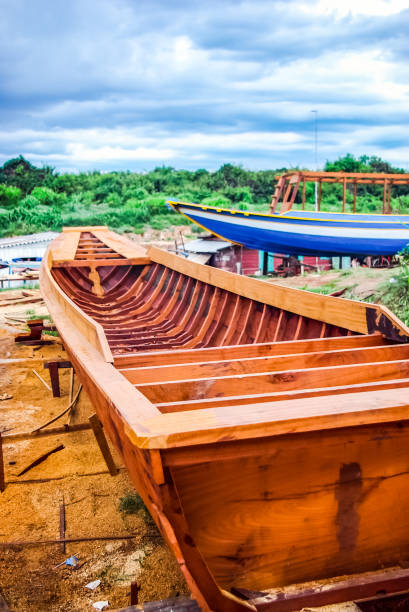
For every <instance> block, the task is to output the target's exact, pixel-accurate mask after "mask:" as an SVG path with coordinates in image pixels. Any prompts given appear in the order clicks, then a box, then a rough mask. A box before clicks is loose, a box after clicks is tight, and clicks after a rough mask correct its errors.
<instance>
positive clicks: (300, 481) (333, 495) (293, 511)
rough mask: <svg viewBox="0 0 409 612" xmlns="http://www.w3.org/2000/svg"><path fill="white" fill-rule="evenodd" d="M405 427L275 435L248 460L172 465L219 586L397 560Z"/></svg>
mask: <svg viewBox="0 0 409 612" xmlns="http://www.w3.org/2000/svg"><path fill="white" fill-rule="evenodd" d="M408 427H409V426H408V423H407V422H406V423H404V424H401V425H399V426H398V425H397V424H394V425H390V424H385V425H373V426H365V427H362V428H354V429H345V430H338V431H336V432H317V434H315V435H314V436H311V435H308V436H305V437H304V436H291V437H290V438H288V437H287V438H285V439H284V440H281V439H280V438H277V439H275V440H274V444H271V446H270V452H265V450H266V449H265V447H264V449H263V451H264V454H262V455H260V456H258V457H244V458H243V457H240V456H238V457H237V458H236V459H230V460H225V461H223V463H219V462H214V463H205V464H198V465H195V466H192V465H189V466H186V467H180V468H176V467H175V468H172V475H173V478H174V480H175V483H176V486H177V489H178V493H179V496H180V498H181V501H182V505H183V508H184V510H185V513H186V516H187V519H188V522H189V527H190V530H191V533H192V535H193V537H194V539H195V541H196V543H197V545H198V546H199V548H200V550H201V551H202V553H203V554H204V556H205V558H206V560H207V562H208V564H209V566H210V568H211V569H212V570H213V572H214V574H215V576H216V578H217V580H218V582H219V584H220V585H222V586H223V587H225V588H229V587H231V586H237V587H244V588H250V589H264V588H272V587H274V586H279V585H287V584H292V583H294V582H301V581H306V580H310V579H319V578H326V577H330V576H336V575H342V574H344V573H345V574H347V573H352V572H362V571H367V570H370V569H379V568H382V567H383V566H385V565H394V564H400V563H407V562H408V561H409V552H408V551H409V525H408V522H407V516H406V515H407V511H406V508H407V505H408V502H409V487H408V484H409V456H408V454H407V452H406V448H407V446H408V442H409V430H408ZM301 466H302V469H300V467H301ZM388 526H390V527H388Z"/></svg>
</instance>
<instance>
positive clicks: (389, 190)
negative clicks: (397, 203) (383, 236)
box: [386, 181, 392, 215]
mask: <svg viewBox="0 0 409 612" xmlns="http://www.w3.org/2000/svg"><path fill="white" fill-rule="evenodd" d="M391 194H392V181H390V182H389V189H388V207H387V211H386V212H387V213H388V215H390V214H391Z"/></svg>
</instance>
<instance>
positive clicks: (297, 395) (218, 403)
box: [156, 378, 409, 414]
mask: <svg viewBox="0 0 409 612" xmlns="http://www.w3.org/2000/svg"><path fill="white" fill-rule="evenodd" d="M408 386H409V378H399V379H396V378H394V379H392V380H380V381H375V382H364V383H357V384H352V385H337V386H334V387H333V386H327V387H319V388H311V389H296V390H294V391H277V392H272V393H255V394H252V395H231V396H229V397H211V398H205V399H200V400H187V401H184V402H164V403H158V404H156V406H157V408H159V410H160V411H161V413H162V414H163V413H166V412H181V411H183V410H201V409H203V408H222V407H223V406H244V404H255V403H261V402H280V401H283V400H293V399H302V398H306V397H319V396H321V395H329V394H331V395H341V394H343V393H360V392H362V391H363V392H365V391H377V390H379V391H382V389H397V388H402V387H408Z"/></svg>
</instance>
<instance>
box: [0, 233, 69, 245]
mask: <svg viewBox="0 0 409 612" xmlns="http://www.w3.org/2000/svg"><path fill="white" fill-rule="evenodd" d="M57 236H58V232H40V233H39V234H26V235H25V236H11V237H10V238H0V249H4V248H9V247H12V246H19V245H21V244H35V243H37V242H51V240H54V238H56V237H57Z"/></svg>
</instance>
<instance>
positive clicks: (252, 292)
mask: <svg viewBox="0 0 409 612" xmlns="http://www.w3.org/2000/svg"><path fill="white" fill-rule="evenodd" d="M148 256H149V257H150V259H151V260H152V261H155V262H157V263H160V264H162V265H164V266H167V267H169V268H171V269H172V270H177V271H178V272H180V273H182V274H186V275H187V276H190V277H193V278H195V279H197V280H200V281H202V282H204V283H209V284H211V285H214V286H216V287H220V288H222V289H225V290H227V291H231V292H232V293H236V294H238V295H242V296H243V297H246V298H250V299H252V300H256V301H258V302H261V303H263V304H269V305H270V306H275V307H277V308H281V309H283V310H286V311H288V312H293V313H295V314H300V315H303V316H305V317H309V318H311V319H316V320H318V321H324V322H325V323H330V324H331V325H336V326H339V327H341V328H346V329H350V330H352V331H355V332H358V333H362V334H367V333H368V324H367V311H368V310H373V311H374V313H377V314H378V313H382V314H385V316H386V317H387V318H388V313H387V312H386V311H385V310H384V309H383V307H382V306H374V305H371V304H364V303H360V302H356V301H353V300H347V299H344V298H337V297H330V296H326V295H320V294H317V293H311V292H308V291H302V290H300V289H293V288H290V287H283V286H281V285H278V284H274V283H269V282H266V281H263V280H259V279H255V278H248V277H244V276H239V275H237V274H233V273H232V272H227V271H225V270H219V269H217V268H212V267H211V266H202V265H201V264H197V263H195V262H192V261H189V260H187V259H185V258H184V257H179V256H178V255H174V254H173V253H169V252H167V251H162V250H161V249H158V248H156V247H150V248H149V249H148ZM400 329H401V330H402V331H403V333H404V334H405V335H409V328H407V327H406V326H403V325H402V324H401V325H400Z"/></svg>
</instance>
